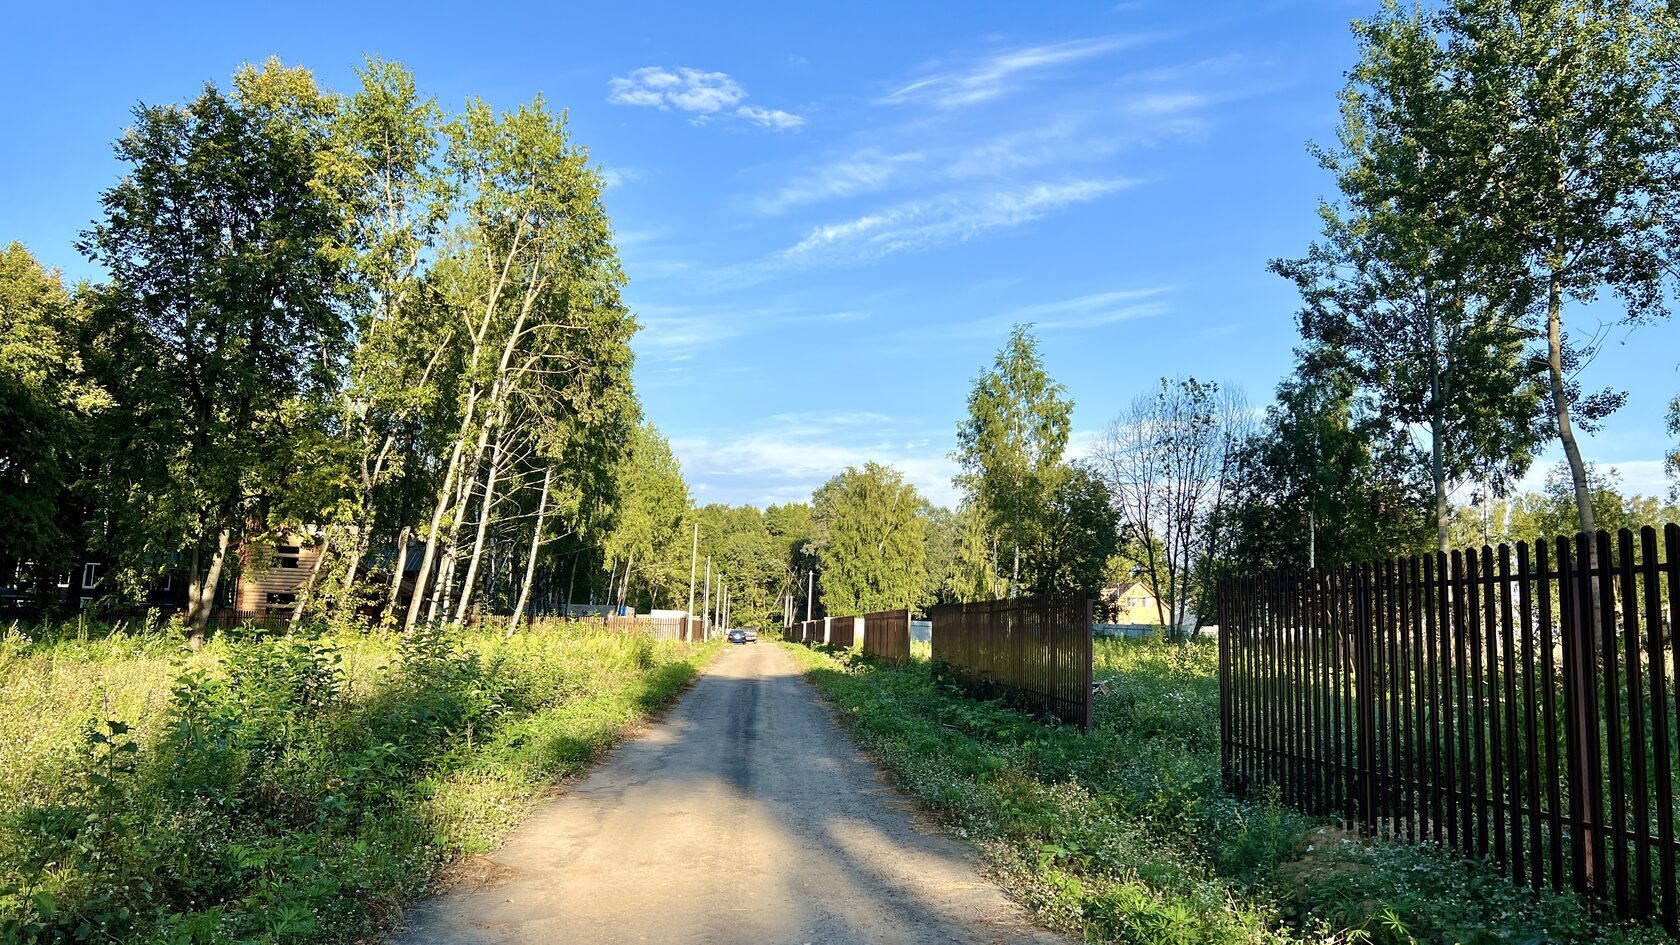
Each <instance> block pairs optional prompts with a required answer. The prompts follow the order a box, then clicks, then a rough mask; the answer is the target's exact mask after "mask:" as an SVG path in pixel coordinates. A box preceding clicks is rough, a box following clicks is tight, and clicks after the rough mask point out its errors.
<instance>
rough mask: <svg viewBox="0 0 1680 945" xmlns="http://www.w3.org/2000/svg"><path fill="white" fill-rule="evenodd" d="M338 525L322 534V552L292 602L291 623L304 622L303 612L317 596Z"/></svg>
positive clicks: (293, 624) (296, 624) (311, 566)
mask: <svg viewBox="0 0 1680 945" xmlns="http://www.w3.org/2000/svg"><path fill="white" fill-rule="evenodd" d="M336 528H337V526H329V527H328V528H327V533H326V534H325V535H322V536H321V553H320V554H318V555H316V556H315V563H314V564H313V565H310V567H309V577H307V578H305V579H304V581H303V587H302V589H301V590H300V591H299V593H298V595H297V600H296V601H294V602H293V603H292V619H291V621H290V623H291V625H292V626H294V627H296V626H298V625H299V624H301V623H303V612H304V610H305V609H306V608H308V606H309V602H310V600H311V598H313V597H314V596H315V585H316V584H317V583H319V582H320V580H321V568H322V566H323V565H325V564H326V563H327V555H328V554H330V553H331V552H332V540H333V532H334V531H335V530H336Z"/></svg>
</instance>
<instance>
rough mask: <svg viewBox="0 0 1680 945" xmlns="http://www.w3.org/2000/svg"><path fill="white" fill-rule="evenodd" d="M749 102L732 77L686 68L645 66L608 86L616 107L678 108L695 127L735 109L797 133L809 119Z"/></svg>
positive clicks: (757, 122) (609, 97)
mask: <svg viewBox="0 0 1680 945" xmlns="http://www.w3.org/2000/svg"><path fill="white" fill-rule="evenodd" d="M746 98H747V90H746V89H745V88H743V87H742V86H741V83H739V82H737V81H735V79H734V77H732V76H731V75H730V74H729V73H727V72H706V71H704V70H701V69H689V68H686V67H679V68H676V69H666V68H665V67H663V66H645V67H643V68H641V69H636V70H634V71H631V72H629V73H626V74H625V75H621V76H617V77H615V78H613V79H610V80H608V82H607V101H608V102H609V103H611V104H613V105H632V106H639V107H643V108H657V109H659V110H660V111H669V110H671V109H673V108H675V109H678V110H680V111H684V112H688V113H689V114H690V118H689V120H690V121H691V122H693V123H695V124H705V123H706V122H708V121H710V120H712V118H713V117H714V116H716V115H717V114H719V113H721V112H724V111H727V110H729V109H734V114H736V115H737V116H739V117H740V118H742V119H744V120H745V121H748V122H751V123H752V124H754V125H758V126H759V127H761V128H773V129H775V130H777V131H794V130H797V129H799V128H801V127H803V126H804V125H805V119H804V118H802V117H800V116H799V115H795V114H793V113H792V112H786V111H782V110H781V109H778V108H763V107H761V106H758V105H742V104H741V103H742V102H743V101H745V100H746Z"/></svg>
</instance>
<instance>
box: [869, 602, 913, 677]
mask: <svg viewBox="0 0 1680 945" xmlns="http://www.w3.org/2000/svg"><path fill="white" fill-rule="evenodd" d="M863 652H864V653H865V654H866V655H868V656H871V657H874V658H875V659H876V660H877V661H879V662H882V663H892V664H895V665H898V666H902V665H904V664H906V663H908V662H910V611H908V610H880V611H876V612H875V613H872V614H865V615H864V617H863Z"/></svg>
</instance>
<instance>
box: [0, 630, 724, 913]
mask: <svg viewBox="0 0 1680 945" xmlns="http://www.w3.org/2000/svg"><path fill="white" fill-rule="evenodd" d="M178 639H179V638H178V637H176V638H174V639H173V640H169V639H168V638H167V636H166V635H165V634H164V633H163V632H161V631H158V630H156V629H155V628H153V629H150V630H142V631H141V632H139V633H138V634H134V633H126V632H119V633H113V634H107V635H104V636H101V635H99V634H97V633H95V634H92V635H89V634H87V633H84V632H79V631H78V632H74V633H65V632H63V631H58V632H52V631H49V632H47V633H44V634H37V635H36V639H33V640H31V639H23V638H21V635H20V634H14V636H13V637H12V638H10V639H8V640H6V641H4V642H0V683H3V684H5V685H6V686H7V688H8V691H10V687H11V686H12V684H13V683H18V684H19V687H18V692H20V693H23V695H8V696H7V697H6V698H4V699H0V734H3V733H4V732H5V731H8V730H15V731H35V730H36V728H38V727H39V726H33V725H32V724H31V720H32V719H42V720H45V719H52V718H56V716H54V715H53V712H54V711H64V710H66V709H68V708H70V707H71V706H72V705H74V704H75V703H74V702H73V701H72V700H73V699H74V698H75V696H74V694H73V692H72V691H71V690H70V689H69V688H68V687H67V686H65V685H61V684H60V682H59V681H58V678H57V677H59V676H60V675H64V676H66V677H67V678H68V679H69V680H71V681H72V682H73V683H77V682H79V683H84V684H85V683H86V682H87V681H89V680H96V681H97V684H98V685H100V686H102V687H103V689H104V691H102V692H101V691H99V689H97V688H96V689H95V690H93V691H91V692H90V691H86V690H84V691H83V692H82V693H81V699H83V700H85V701H84V703H83V705H82V711H81V713H80V717H81V718H83V719H89V718H91V719H92V721H90V722H88V723H87V724H85V725H84V726H82V727H81V728H80V729H79V731H78V732H77V733H76V734H75V736H74V737H70V736H69V734H68V733H65V732H63V731H59V730H58V729H52V730H51V731H50V732H49V733H48V735H47V736H46V737H41V736H39V735H37V736H33V737H31V738H30V740H29V745H30V746H31V748H32V750H31V751H30V752H29V753H27V754H16V755H6V756H0V761H4V762H5V765H6V766H7V769H9V770H6V769H0V941H3V942H7V943H11V942H18V943H25V942H27V943H36V942H91V941H112V940H123V941H141V942H158V943H199V942H202V943H210V942H234V941H239V942H276V943H278V942H306V941H307V942H318V941H352V940H356V939H359V938H362V937H364V936H365V935H366V934H368V933H369V932H370V931H371V930H374V929H376V928H378V927H379V926H380V925H381V924H382V923H384V922H386V921H388V920H389V919H391V918H392V917H394V915H395V914H396V912H397V910H398V909H400V905H401V903H402V902H403V901H404V900H405V899H406V898H408V897H410V896H412V895H414V894H415V893H417V892H419V891H420V890H422V889H423V888H424V887H425V885H426V884H427V883H428V882H429V881H430V880H432V879H433V878H434V877H435V876H436V875H437V874H438V871H439V870H440V869H441V868H442V866H443V865H444V864H446V863H447V861H448V860H449V859H450V858H452V857H454V856H457V855H460V854H462V853H468V852H480V851H483V850H487V849H489V848H491V847H492V846H493V845H494V844H495V843H496V842H497V840H498V839H499V838H500V837H501V836H502V834H504V833H505V832H506V831H507V830H508V829H509V828H510V827H511V826H512V825H513V824H515V823H517V821H518V820H519V819H520V818H521V817H522V816H523V814H524V812H525V811H526V810H528V809H529V807H530V805H531V804H533V803H534V802H535V801H536V800H537V799H538V798H540V797H541V795H542V794H543V792H544V791H545V789H546V788H547V786H548V785H549V784H551V783H552V782H553V780H554V779H555V778H557V777H561V776H564V775H565V774H566V773H568V772H571V771H574V770H576V769H577V768H578V767H579V766H580V765H582V764H584V763H586V762H587V761H588V760H589V759H591V758H592V757H594V756H595V755H596V754H597V753H598V752H600V751H601V750H602V749H604V748H606V747H608V746H610V745H611V744H612V743H613V742H614V741H615V740H616V739H617V738H618V737H619V736H620V735H621V734H622V732H623V731H624V730H625V729H626V727H627V726H629V725H631V724H634V723H635V722H636V721H637V720H638V719H640V718H641V717H643V715H644V714H645V713H647V712H649V711H653V710H654V709H657V708H658V707H659V706H661V705H663V704H664V703H665V702H667V701H668V700H669V699H670V698H671V697H672V696H673V695H674V694H676V693H677V692H678V691H679V690H680V689H681V688H682V686H683V685H684V684H685V683H686V682H687V681H688V679H690V678H691V677H692V675H693V674H694V672H695V671H696V670H697V668H698V666H699V664H700V663H701V661H702V660H704V659H705V658H706V657H707V656H708V655H709V654H710V653H712V652H715V648H708V647H692V648H691V647H686V646H683V645H681V644H675V643H670V642H655V641H653V640H651V639H648V638H645V637H642V636H637V635H620V634H607V633H603V632H600V631H595V630H585V629H581V628H580V627H577V626H575V625H567V624H554V625H542V626H538V627H536V628H533V629H532V630H531V631H529V632H526V633H521V634H519V635H516V636H514V637H512V638H506V637H503V635H502V634H501V633H500V632H498V631H462V630H459V629H456V628H443V629H439V630H427V631H423V632H419V633H416V634H414V635H412V636H409V637H406V638H405V637H397V636H386V635H379V634H365V633H355V632H351V633H333V634H328V633H325V632H304V633H296V634H267V633H260V632H250V631H247V632H233V633H229V634H225V635H223V636H222V637H221V638H219V639H217V640H214V641H212V643H211V645H209V646H207V647H206V648H205V651H204V652H202V653H200V654H190V655H189V654H185V653H182V652H179V644H178V642H177V641H178ZM166 641H167V642H166ZM165 653H167V656H165V655H164V654H165ZM165 685H167V690H166V691H167V692H168V696H167V698H166V699H164V700H154V699H153V697H152V693H154V692H155V691H157V690H158V689H159V688H162V687H164V686H165ZM141 686H144V687H145V689H146V696H145V697H144V698H141V699H140V700H138V707H137V711H136V712H135V718H134V719H133V720H132V722H131V721H125V720H119V719H117V718H115V717H114V713H113V712H111V711H108V710H109V709H111V707H112V706H113V704H114V703H116V704H122V705H125V706H131V707H133V706H136V700H135V699H134V698H133V692H134V690H136V689H138V688H139V687H141ZM113 696H114V697H115V698H113ZM94 699H97V704H95V705H91V706H90V705H87V704H86V701H91V700H94ZM47 727H49V728H51V726H50V724H49V725H48V726H47Z"/></svg>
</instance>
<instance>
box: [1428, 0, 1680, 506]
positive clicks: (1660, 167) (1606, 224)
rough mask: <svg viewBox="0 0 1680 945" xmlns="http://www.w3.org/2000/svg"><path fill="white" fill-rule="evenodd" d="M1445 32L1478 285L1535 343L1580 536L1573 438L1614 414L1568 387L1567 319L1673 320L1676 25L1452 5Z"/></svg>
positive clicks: (1678, 97)
mask: <svg viewBox="0 0 1680 945" xmlns="http://www.w3.org/2000/svg"><path fill="white" fill-rule="evenodd" d="M1438 24H1439V26H1438V28H1439V30H1440V32H1441V34H1442V35H1443V36H1444V37H1445V48H1446V50H1447V55H1448V58H1449V61H1450V64H1451V67H1452V69H1453V72H1454V74H1455V76H1457V82H1456V83H1455V85H1454V88H1453V89H1452V93H1453V94H1454V96H1455V97H1456V98H1457V99H1458V100H1460V101H1461V102H1462V103H1463V107H1464V109H1465V110H1466V112H1467V113H1468V114H1467V116H1466V118H1465V119H1464V120H1463V121H1462V122H1460V124H1459V127H1460V128H1462V129H1463V132H1462V135H1461V136H1460V137H1459V140H1458V142H1457V143H1458V147H1459V151H1460V152H1461V153H1464V154H1468V155H1471V156H1472V158H1473V161H1474V164H1475V166H1473V167H1472V168H1471V171H1472V173H1471V175H1470V179H1472V180H1474V181H1475V182H1476V187H1475V188H1474V190H1473V191H1472V192H1470V193H1469V194H1468V197H1469V198H1471V199H1468V200H1463V201H1461V202H1462V203H1463V204H1464V205H1465V209H1466V210H1468V211H1469V212H1471V213H1473V214H1475V215H1476V216H1478V217H1479V218H1481V219H1483V220H1485V221H1486V224H1487V229H1486V232H1485V233H1483V234H1481V238H1479V239H1478V241H1477V243H1476V250H1477V254H1478V257H1479V265H1478V270H1479V274H1480V275H1482V276H1483V277H1484V278H1485V279H1486V280H1487V282H1488V284H1489V285H1490V286H1491V287H1493V288H1494V289H1495V290H1496V291H1497V292H1498V293H1499V295H1498V301H1499V302H1501V303H1502V304H1503V305H1505V306H1506V307H1507V308H1508V310H1509V311H1510V312H1511V313H1512V315H1513V316H1514V317H1521V318H1524V319H1526V320H1527V324H1528V325H1529V326H1530V330H1531V331H1532V332H1533V334H1534V335H1535V336H1537V337H1541V338H1544V339H1545V340H1544V351H1545V378H1546V384H1547V388H1548V393H1549V395H1550V405H1549V406H1550V411H1549V413H1550V417H1549V420H1550V425H1551V427H1552V430H1553V433H1554V434H1555V435H1556V436H1557V438H1558V442H1559V443H1560V444H1561V445H1562V447H1563V453H1564V457H1565V461H1566V462H1567V463H1568V466H1569V470H1570V475H1571V479H1572V482H1573V487H1574V492H1575V504H1576V511H1577V513H1578V517H1579V523H1580V526H1581V529H1582V530H1583V531H1589V532H1590V531H1592V530H1593V529H1594V528H1595V527H1596V524H1597V519H1596V517H1595V515H1594V513H1593V504H1592V483H1591V478H1590V476H1589V475H1588V469H1587V464H1586V461H1585V460H1584V459H1583V458H1582V453H1581V449H1580V445H1579V443H1578V441H1577V438H1576V435H1575V428H1576V427H1577V426H1581V427H1583V428H1587V429H1588V430H1589V431H1590V429H1591V427H1592V424H1593V423H1595V422H1596V421H1597V420H1599V419H1601V418H1602V417H1604V416H1605V415H1606V414H1608V413H1609V412H1610V411H1612V410H1614V409H1616V408H1617V407H1618V406H1620V404H1621V403H1622V401H1623V399H1624V397H1623V395H1622V394H1621V393H1620V392H1616V391H1601V392H1598V393H1587V392H1585V391H1583V389H1582V388H1581V387H1580V386H1579V385H1578V384H1577V382H1576V381H1577V378H1576V376H1575V375H1576V372H1577V371H1578V370H1579V368H1580V366H1581V365H1583V364H1584V363H1585V362H1586V361H1587V360H1590V354H1591V349H1592V344H1591V343H1590V342H1585V343H1583V342H1579V341H1574V342H1572V341H1571V338H1570V336H1569V334H1568V332H1567V330H1566V326H1565V316H1566V311H1567V310H1568V309H1569V308H1570V307H1571V306H1581V305H1585V304H1587V303H1589V302H1592V301H1593V300H1594V299H1596V298H1598V297H1599V296H1600V295H1603V294H1610V295H1612V296H1614V297H1615V299H1616V300H1617V305H1618V307H1619V308H1620V311H1621V315H1622V317H1623V319H1624V320H1625V321H1626V322H1627V323H1629V324H1638V323H1641V322H1646V321H1650V320H1652V319H1657V318H1665V317H1667V316H1668V314H1669V312H1670V308H1669V306H1670V302H1671V293H1672V290H1673V288H1674V285H1675V273H1676V272H1677V271H1680V120H1677V117H1676V116H1677V114H1680V68H1677V65H1680V56H1677V54H1676V49H1677V44H1680V11H1677V10H1676V8H1675V7H1674V5H1673V4H1670V3H1664V2H1659V0H1530V2H1522V3H1511V2H1508V0H1455V2H1453V3H1451V4H1448V5H1447V6H1446V7H1445V8H1443V9H1442V10H1441V11H1440V14H1439V19H1438Z"/></svg>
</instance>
